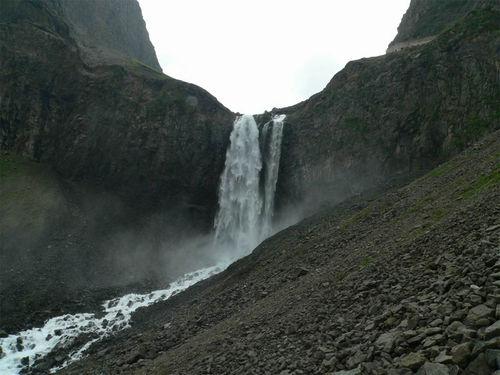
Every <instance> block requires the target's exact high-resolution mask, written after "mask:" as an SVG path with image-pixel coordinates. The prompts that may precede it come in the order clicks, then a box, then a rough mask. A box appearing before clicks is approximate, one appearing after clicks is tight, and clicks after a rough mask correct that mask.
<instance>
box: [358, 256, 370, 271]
mask: <svg viewBox="0 0 500 375" xmlns="http://www.w3.org/2000/svg"><path fill="white" fill-rule="evenodd" d="M372 263H373V258H372V257H369V256H368V257H365V258H363V259H362V260H361V263H360V265H361V268H366V267H368V266H369V265H370V264H372Z"/></svg>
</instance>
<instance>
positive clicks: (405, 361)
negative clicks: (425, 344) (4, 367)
mask: <svg viewBox="0 0 500 375" xmlns="http://www.w3.org/2000/svg"><path fill="white" fill-rule="evenodd" d="M425 361H426V358H425V357H424V355H423V354H422V353H410V354H408V355H406V356H404V357H403V358H401V361H400V362H399V364H400V365H401V366H402V367H408V368H409V369H411V370H417V369H418V368H419V367H420V366H422V365H423V364H424V363H425Z"/></svg>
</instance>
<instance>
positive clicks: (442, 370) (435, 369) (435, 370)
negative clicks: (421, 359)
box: [417, 362, 450, 375]
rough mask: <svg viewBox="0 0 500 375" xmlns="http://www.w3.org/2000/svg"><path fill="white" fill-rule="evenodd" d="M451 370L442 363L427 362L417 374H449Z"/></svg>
mask: <svg viewBox="0 0 500 375" xmlns="http://www.w3.org/2000/svg"><path fill="white" fill-rule="evenodd" d="M449 374H450V370H449V369H448V367H446V366H445V365H442V364H440V363H431V362H426V363H425V364H424V365H423V366H422V367H420V369H419V370H418V371H417V375H449Z"/></svg>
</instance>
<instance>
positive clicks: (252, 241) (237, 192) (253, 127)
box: [214, 115, 285, 258]
mask: <svg viewBox="0 0 500 375" xmlns="http://www.w3.org/2000/svg"><path fill="white" fill-rule="evenodd" d="M284 119H285V115H280V116H275V117H274V118H273V119H272V120H271V121H270V122H268V123H266V124H265V125H264V126H263V128H262V137H259V128H258V126H257V123H256V122H255V119H254V117H253V116H251V115H243V116H240V117H238V118H237V119H236V120H235V122H234V128H233V131H232V132H231V137H230V145H229V148H228V150H227V153H226V162H225V167H224V171H223V173H222V175H221V180H220V186H219V210H218V212H217V215H216V217H215V222H214V227H215V243H214V246H215V247H216V248H217V251H222V252H228V253H229V254H228V255H229V256H230V257H232V258H238V257H240V256H241V255H243V254H245V253H247V252H249V251H250V250H252V249H253V248H254V247H255V246H257V245H258V244H259V243H260V242H261V241H262V240H264V239H265V238H267V237H268V236H269V235H271V234H272V217H273V211H274V196H275V192H276V183H277V180H278V170H279V159H280V154H281V139H282V134H283V122H284ZM259 139H261V140H262V142H263V146H264V147H263V153H261V147H260V146H261V145H260V143H259ZM262 155H264V158H263V157H262ZM263 159H264V160H263ZM261 181H262V183H261Z"/></svg>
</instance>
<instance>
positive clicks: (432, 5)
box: [389, 0, 499, 48]
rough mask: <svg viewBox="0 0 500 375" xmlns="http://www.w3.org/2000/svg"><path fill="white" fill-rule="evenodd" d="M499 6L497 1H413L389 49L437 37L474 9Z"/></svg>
mask: <svg viewBox="0 0 500 375" xmlns="http://www.w3.org/2000/svg"><path fill="white" fill-rule="evenodd" d="M498 6H499V4H498V2H497V1H496V0H412V1H411V3H410V6H409V8H408V10H407V11H406V13H405V15H404V16H403V19H402V20H401V24H400V25H399V27H398V34H397V35H396V37H395V38H394V40H393V41H392V42H391V44H390V45H389V48H391V47H394V46H396V45H398V44H402V43H408V42H412V41H417V40H425V39H426V38H429V37H433V36H436V35H438V34H440V33H441V32H442V31H444V30H446V29H447V28H449V27H451V26H453V24H454V23H455V22H456V21H457V20H458V19H460V18H461V17H463V16H465V15H466V14H467V13H469V12H470V11H472V10H474V9H479V8H482V7H497V8H498Z"/></svg>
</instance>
